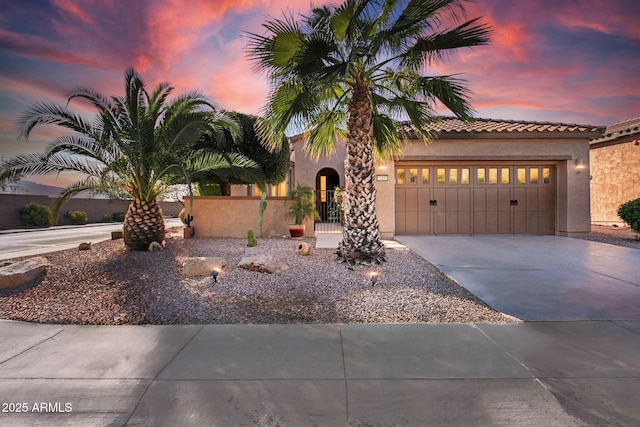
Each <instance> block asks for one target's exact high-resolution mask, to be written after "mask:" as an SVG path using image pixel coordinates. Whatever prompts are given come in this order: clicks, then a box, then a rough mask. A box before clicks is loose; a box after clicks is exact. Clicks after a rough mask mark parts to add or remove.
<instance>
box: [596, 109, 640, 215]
mask: <svg viewBox="0 0 640 427" xmlns="http://www.w3.org/2000/svg"><path fill="white" fill-rule="evenodd" d="M639 141H640V117H636V118H635V119H631V120H627V121H624V122H620V123H616V124H613V125H610V126H607V128H606V130H605V132H604V135H602V136H600V137H598V138H596V139H593V140H592V141H591V143H590V148H591V150H590V151H589V158H590V160H589V162H590V164H591V177H592V179H591V220H592V222H593V223H594V224H601V225H614V224H615V225H623V222H622V220H621V219H620V218H619V217H618V207H619V206H620V205H621V204H623V203H625V202H628V201H629V200H634V199H637V198H638V197H640V142H639Z"/></svg>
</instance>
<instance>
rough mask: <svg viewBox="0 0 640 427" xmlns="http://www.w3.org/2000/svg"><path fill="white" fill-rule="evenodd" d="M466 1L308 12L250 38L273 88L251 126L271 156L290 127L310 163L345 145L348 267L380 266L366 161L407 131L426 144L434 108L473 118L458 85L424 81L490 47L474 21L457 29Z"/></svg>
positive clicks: (355, 0) (377, 0) (401, 0)
mask: <svg viewBox="0 0 640 427" xmlns="http://www.w3.org/2000/svg"><path fill="white" fill-rule="evenodd" d="M464 1H465V0H409V1H407V0H346V1H345V2H344V3H343V4H342V5H340V6H323V7H318V8H315V9H313V10H312V11H311V13H310V15H309V16H303V17H302V19H301V21H302V22H301V23H300V22H298V21H297V20H296V19H295V18H294V17H293V16H290V15H285V16H284V17H283V18H282V19H271V20H269V21H268V22H266V23H265V24H263V26H264V28H265V29H266V35H258V34H253V33H249V34H248V38H249V44H248V52H249V55H250V57H251V59H252V60H253V61H254V65H255V67H256V69H257V70H259V71H262V72H266V73H267V74H268V76H269V78H270V80H271V83H272V92H271V94H270V97H269V99H268V102H267V105H266V107H265V110H264V114H263V117H262V120H261V122H260V124H259V131H260V133H261V136H262V138H263V139H264V140H266V141H267V143H268V144H269V146H270V148H272V149H277V146H278V144H279V143H280V142H281V141H282V136H283V135H284V134H285V131H286V130H288V129H291V128H292V127H293V128H294V130H299V129H303V130H304V132H305V137H306V140H307V143H306V144H305V150H306V151H307V153H308V154H309V155H311V156H312V157H314V158H318V157H320V156H321V155H322V154H323V153H326V154H331V153H333V152H334V150H335V147H334V143H335V141H336V140H340V139H345V138H346V149H347V150H346V151H347V154H346V158H345V181H346V183H345V187H346V195H347V200H348V208H347V211H346V215H345V225H344V231H343V240H342V242H341V243H340V245H339V248H338V252H337V254H338V256H339V257H340V258H341V259H342V260H345V261H347V262H348V263H349V264H351V263H353V262H360V261H363V262H380V261H383V260H384V255H385V254H384V246H383V244H382V242H381V239H380V232H379V229H378V220H377V217H376V210H375V185H374V154H375V155H377V156H379V157H380V158H390V157H392V156H393V155H396V154H399V153H400V151H401V148H402V142H403V141H404V140H406V139H407V136H408V132H409V131H411V132H413V133H414V134H415V135H417V136H418V137H420V138H422V139H423V140H424V141H426V142H428V141H429V139H430V132H429V126H430V125H431V124H433V121H434V117H435V114H434V107H435V105H436V101H440V102H441V103H442V104H444V105H445V106H446V107H447V108H448V109H450V110H451V111H452V112H453V113H454V114H455V115H456V116H458V117H460V118H462V119H465V120H469V119H471V114H472V109H471V107H470V105H469V102H468V97H469V91H468V90H467V89H466V87H465V85H464V82H463V81H462V80H460V79H458V78H456V77H455V76H425V75H423V74H422V72H423V71H424V70H425V69H426V68H427V66H428V65H430V64H432V63H433V62H437V61H440V60H443V59H444V57H445V54H446V53H447V52H449V51H451V50H453V49H457V48H461V47H472V46H479V45H483V44H486V43H488V41H489V33H490V30H489V28H488V27H487V26H486V25H484V24H481V23H479V22H478V18H476V19H472V20H468V21H465V22H462V23H460V22H461V20H462V19H461V18H462V17H463V16H464V7H463V6H464V4H463V3H464ZM447 22H451V23H453V25H451V26H448V25H447ZM403 117H404V118H408V119H409V120H410V121H411V123H412V126H411V129H408V128H407V127H406V126H403V123H402V122H401V121H400V119H401V118H403Z"/></svg>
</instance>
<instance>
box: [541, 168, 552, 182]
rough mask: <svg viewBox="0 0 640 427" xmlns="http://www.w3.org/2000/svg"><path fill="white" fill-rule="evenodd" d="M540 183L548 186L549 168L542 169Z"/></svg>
mask: <svg viewBox="0 0 640 427" xmlns="http://www.w3.org/2000/svg"><path fill="white" fill-rule="evenodd" d="M542 182H543V183H544V184H549V183H550V182H551V177H550V169H549V168H542Z"/></svg>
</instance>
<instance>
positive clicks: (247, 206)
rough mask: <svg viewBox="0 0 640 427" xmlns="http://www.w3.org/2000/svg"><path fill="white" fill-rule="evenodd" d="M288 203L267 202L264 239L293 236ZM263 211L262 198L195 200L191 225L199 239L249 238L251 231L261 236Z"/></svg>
mask: <svg viewBox="0 0 640 427" xmlns="http://www.w3.org/2000/svg"><path fill="white" fill-rule="evenodd" d="M287 203H288V200H287V199H286V198H284V197H273V198H271V197H269V198H267V209H266V210H265V211H264V219H263V223H262V235H263V236H275V237H279V236H289V225H290V224H292V223H293V221H291V220H289V219H287V218H286V217H285V215H286V213H287V211H288V207H287ZM259 209H260V198H259V197H194V198H193V212H192V215H193V222H192V223H191V225H192V226H193V227H194V228H195V236H196V237H238V238H246V237H247V230H248V229H249V228H252V229H253V230H254V232H255V233H256V235H257V233H258V221H259V218H260V212H259ZM305 235H309V236H313V220H308V221H307V222H306V223H305Z"/></svg>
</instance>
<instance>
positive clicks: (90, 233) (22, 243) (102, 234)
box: [0, 218, 181, 260]
mask: <svg viewBox="0 0 640 427" xmlns="http://www.w3.org/2000/svg"><path fill="white" fill-rule="evenodd" d="M165 225H166V227H175V226H179V225H181V222H180V219H179V218H165ZM112 231H122V223H109V224H87V225H74V226H56V227H47V228H31V229H12V230H0V260H5V259H11V258H17V257H23V256H34V255H42V254H47V253H51V252H57V251H62V250H65V249H73V248H77V247H78V245H79V244H80V243H83V242H92V243H98V242H102V241H105V240H110V239H111V232H112Z"/></svg>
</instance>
